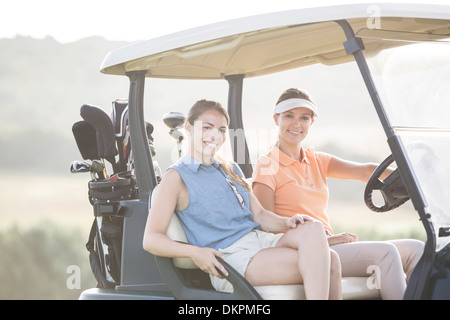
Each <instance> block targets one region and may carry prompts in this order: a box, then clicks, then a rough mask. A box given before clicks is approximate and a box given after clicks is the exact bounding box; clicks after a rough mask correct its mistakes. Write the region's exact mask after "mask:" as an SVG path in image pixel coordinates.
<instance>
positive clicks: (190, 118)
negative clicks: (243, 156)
mask: <svg viewBox="0 0 450 320" xmlns="http://www.w3.org/2000/svg"><path fill="white" fill-rule="evenodd" d="M208 110H216V111H218V112H219V113H221V114H222V115H223V116H224V117H225V119H226V120H227V126H228V125H229V124H230V116H229V115H228V112H227V110H226V109H225V108H224V107H223V106H222V104H220V103H219V102H216V101H211V100H206V99H202V100H198V101H197V102H195V103H194V105H193V106H192V107H191V108H190V109H189V111H188V114H187V116H186V121H187V122H189V123H190V124H191V125H194V122H195V120H197V119H198V117H200V116H201V115H202V114H203V112H205V111H208ZM214 159H215V160H216V161H217V162H218V163H219V164H220V166H221V167H222V169H223V171H225V173H226V174H227V175H229V176H230V177H231V178H232V179H233V180H234V181H236V182H237V183H239V184H240V185H241V186H242V187H244V188H245V189H247V190H248V191H250V190H251V186H250V184H249V183H248V182H247V181H246V180H244V179H243V178H241V177H240V176H239V175H237V174H236V173H235V172H234V171H233V169H232V168H231V167H230V166H229V165H228V163H227V162H226V161H225V160H224V159H222V158H221V157H219V156H218V155H216V154H215V155H214Z"/></svg>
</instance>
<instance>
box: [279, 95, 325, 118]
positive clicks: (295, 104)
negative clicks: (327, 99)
mask: <svg viewBox="0 0 450 320" xmlns="http://www.w3.org/2000/svg"><path fill="white" fill-rule="evenodd" d="M294 108H307V109H309V110H311V111H312V112H313V116H314V117H318V116H319V115H318V114H317V108H316V106H315V105H314V104H313V103H311V102H310V101H308V100H305V99H298V98H293V99H288V100H284V101H281V102H280V103H279V104H277V105H276V106H275V109H274V110H273V113H276V114H280V113H283V112H286V111H288V110H291V109H294Z"/></svg>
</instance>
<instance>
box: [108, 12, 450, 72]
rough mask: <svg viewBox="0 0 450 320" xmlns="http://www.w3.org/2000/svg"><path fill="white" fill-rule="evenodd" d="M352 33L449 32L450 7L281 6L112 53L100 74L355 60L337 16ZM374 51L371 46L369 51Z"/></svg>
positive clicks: (264, 68)
mask: <svg viewBox="0 0 450 320" xmlns="http://www.w3.org/2000/svg"><path fill="white" fill-rule="evenodd" d="M336 20H347V22H348V23H349V24H350V25H351V27H352V28H353V30H354V32H355V33H356V32H358V31H359V30H362V32H364V31H365V30H366V31H367V30H373V29H382V30H392V31H402V32H416V33H425V34H429V35H449V34H450V6H445V5H444V6H443V5H425V4H424V5H417V4H376V5H370V6H369V5H367V4H360V5H342V6H332V7H321V8H312V9H301V10H292V11H282V12H276V13H270V14H263V15H257V16H252V17H247V18H241V19H236V20H230V21H225V22H220V23H215V24H211V25H207V26H204V27H199V28H194V29H189V30H185V31H181V32H177V33H173V34H170V35H167V36H163V37H158V38H155V39H151V40H147V41H142V42H138V43H136V44H133V45H130V46H127V47H124V48H121V49H118V50H114V51H112V52H110V53H109V54H108V55H107V56H106V58H105V59H104V61H103V63H102V65H101V72H103V73H106V74H116V75H124V74H125V73H126V72H129V71H137V70H148V73H147V77H155V78H180V79H221V78H224V77H225V76H229V75H234V74H245V76H246V77H253V76H259V75H264V74H269V73H273V72H278V71H282V70H287V69H291V68H297V67H301V66H306V65H310V64H315V63H323V64H329V65H333V64H339V63H343V62H347V61H350V60H351V59H352V56H348V55H347V54H346V52H345V50H344V47H343V43H344V42H345V41H346V38H345V35H344V32H343V31H342V29H341V27H340V26H339V25H338V24H337V23H336V22H334V21H336ZM367 49H368V50H371V48H367Z"/></svg>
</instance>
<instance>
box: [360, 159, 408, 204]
mask: <svg viewBox="0 0 450 320" xmlns="http://www.w3.org/2000/svg"><path fill="white" fill-rule="evenodd" d="M392 162H394V156H393V155H392V154H391V155H390V156H389V157H387V158H386V159H385V160H384V161H383V162H382V163H380V165H379V166H378V167H377V168H376V169H375V171H374V172H373V173H372V176H371V177H370V179H369V181H368V182H367V185H366V189H365V191H364V202H365V203H366V205H367V207H369V209H370V210H372V211H375V212H386V211H389V210H392V209H395V208H397V207H399V206H401V205H402V204H404V203H405V202H406V201H408V200H409V194H408V191H407V190H406V188H405V185H404V184H403V181H402V178H401V176H400V173H399V172H398V169H395V170H394V171H393V172H392V173H391V174H390V175H389V176H388V177H387V178H386V179H384V180H380V176H381V175H382V174H383V172H384V171H385V170H386V169H387V168H388V167H389V165H390V164H391V163H392ZM374 190H379V191H380V192H381V195H382V196H383V199H384V205H382V206H376V205H375V204H374V203H373V201H372V193H373V191H374Z"/></svg>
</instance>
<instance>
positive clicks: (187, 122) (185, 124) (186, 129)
mask: <svg viewBox="0 0 450 320" xmlns="http://www.w3.org/2000/svg"><path fill="white" fill-rule="evenodd" d="M184 130H185V131H186V133H188V134H190V132H191V131H190V130H191V124H190V123H189V121H186V122H185V123H184Z"/></svg>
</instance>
